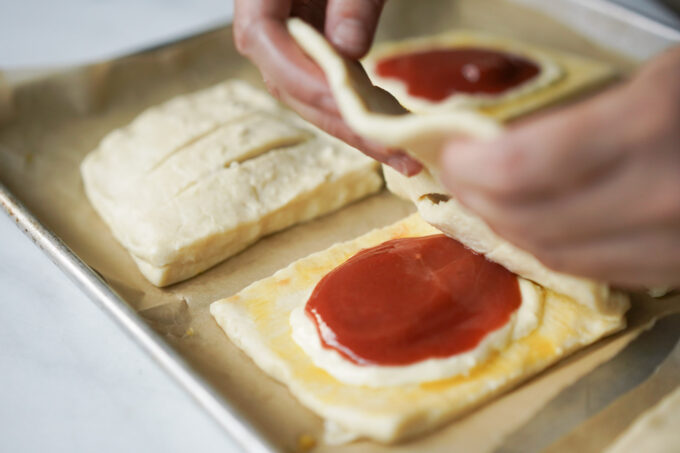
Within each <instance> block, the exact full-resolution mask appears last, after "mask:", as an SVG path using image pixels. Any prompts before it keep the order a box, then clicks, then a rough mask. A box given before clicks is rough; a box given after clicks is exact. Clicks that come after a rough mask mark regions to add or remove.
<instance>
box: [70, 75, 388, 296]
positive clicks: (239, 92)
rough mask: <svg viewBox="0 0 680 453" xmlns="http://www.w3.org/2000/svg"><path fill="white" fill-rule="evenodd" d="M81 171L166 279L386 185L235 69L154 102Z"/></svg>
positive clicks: (97, 203)
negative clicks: (230, 77)
mask: <svg viewBox="0 0 680 453" xmlns="http://www.w3.org/2000/svg"><path fill="white" fill-rule="evenodd" d="M81 171H82V176H83V181H84V185H85V191H86V193H87V196H88V197H89V199H90V201H91V203H92V205H93V206H94V207H95V209H96V210H97V212H98V213H99V214H100V216H101V217H102V218H103V219H104V220H105V221H106V223H107V224H108V225H109V227H110V228H111V230H112V231H113V234H114V235H115V237H116V238H117V239H118V241H119V242H120V243H121V244H122V245H123V246H124V247H125V248H126V249H127V250H128V251H129V252H130V253H131V254H132V257H133V258H134V260H135V262H136V263H137V264H138V266H139V269H140V270H141V271H142V273H143V274H144V275H145V276H146V278H147V279H148V280H149V281H151V282H152V283H154V284H155V285H158V286H164V285H169V284H171V283H175V282H177V281H180V280H184V279H186V278H189V277H192V276H194V275H196V274H197V273H199V272H202V271H204V270H206V269H208V268H209V267H211V266H213V265H215V264H217V263H219V262H220V261H222V260H224V259H225V258H227V257H229V256H231V255H233V254H235V253H237V252H239V251H240V250H242V249H243V248H245V247H246V246H248V245H249V244H251V243H253V242H255V241H256V240H257V239H258V238H260V237H262V236H264V235H266V234H269V233H272V232H275V231H278V230H281V229H283V228H286V227H288V226H290V225H293V224H295V223H297V222H303V221H305V220H309V219H312V218H314V217H317V216H320V215H322V214H324V213H327V212H329V211H332V210H335V209H338V208H339V207H341V206H343V205H345V204H347V203H349V202H351V201H353V200H356V199H358V198H361V197H363V196H365V195H367V194H370V193H373V192H376V191H377V190H379V189H380V187H381V186H382V179H381V177H380V174H379V169H378V168H377V165H376V163H375V162H373V161H372V160H371V159H369V158H367V157H365V156H364V155H362V154H361V153H359V152H358V151H356V150H354V149H352V148H350V147H349V146H347V145H345V144H343V143H341V142H340V141H338V140H336V139H334V138H332V137H329V136H327V135H325V134H323V133H322V132H320V131H318V130H317V129H315V128H313V127H312V126H311V125H308V124H307V123H305V122H303V121H302V120H300V119H298V118H297V117H296V116H294V115H293V114H291V113H288V112H286V111H284V110H282V109H281V108H280V107H278V105H277V104H276V102H275V101H274V100H273V99H271V98H270V97H269V96H268V95H266V94H265V93H263V92H260V91H258V90H255V89H254V88H251V87H250V86H249V85H247V84H245V83H244V82H240V81H236V80H234V81H228V82H224V83H221V84H219V85H217V86H214V87H212V88H209V89H206V90H203V91H199V92H197V93H194V94H190V95H186V96H180V97H178V98H175V99H172V100H170V101H168V102H166V103H164V104H162V105H160V106H158V107H154V108H151V109H149V110H147V111H145V112H144V113H142V114H141V115H140V116H138V117H137V118H136V119H135V120H134V121H133V122H132V123H130V124H129V125H128V126H126V127H124V128H121V129H118V130H116V131H113V132H111V133H110V134H109V135H107V136H106V137H105V138H104V139H103V140H102V142H101V144H100V145H99V147H98V148H97V149H96V150H94V151H93V152H91V153H90V154H89V155H88V156H87V157H86V158H85V160H84V161H83V163H82V166H81Z"/></svg>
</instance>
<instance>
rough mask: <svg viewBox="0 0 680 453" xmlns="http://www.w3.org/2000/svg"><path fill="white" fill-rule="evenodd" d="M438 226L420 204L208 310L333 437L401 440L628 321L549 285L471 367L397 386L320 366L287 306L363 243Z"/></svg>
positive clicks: (301, 299) (291, 307) (430, 230)
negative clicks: (497, 345)
mask: <svg viewBox="0 0 680 453" xmlns="http://www.w3.org/2000/svg"><path fill="white" fill-rule="evenodd" d="M435 233H438V230H436V229H435V228H434V227H432V226H430V225H429V224H427V223H426V222H425V221H423V220H422V219H421V218H420V217H419V216H418V215H417V214H414V215H412V216H409V217H407V218H405V219H404V220H401V221H399V222H397V223H395V224H393V225H391V226H388V227H385V228H382V229H378V230H373V231H371V232H369V233H367V234H365V235H363V236H361V237H359V238H357V239H354V240H352V241H348V242H344V243H340V244H336V245H334V246H332V247H331V248H329V249H327V250H325V251H322V252H318V253H314V254H312V255H310V256H308V257H306V258H303V259H301V260H298V261H296V262H294V263H292V264H290V265H289V266H288V267H286V268H284V269H282V270H280V271H278V272H276V273H275V274H274V275H273V276H271V277H269V278H265V279H263V280H260V281H258V282H255V283H253V284H251V285H250V286H248V287H247V288H245V289H244V290H242V291H241V292H240V293H238V294H236V295H234V296H232V297H229V298H226V299H222V300H219V301H217V302H214V303H213V304H212V305H211V307H210V311H211V313H212V315H213V317H214V318H215V319H216V320H217V322H218V323H219V325H220V326H221V327H222V329H223V330H224V331H225V333H226V334H227V335H228V336H229V338H230V339H231V340H232V341H233V342H234V343H235V344H236V345H238V346H239V347H240V348H241V349H242V350H243V351H245V352H246V354H248V355H249V356H250V357H251V358H252V359H253V360H254V361H255V363H256V364H257V365H258V366H259V367H260V368H261V369H262V370H264V371H265V372H266V373H268V374H269V375H270V376H272V377H273V378H275V379H277V380H279V381H281V382H282V383H284V384H285V385H286V386H287V387H288V389H289V390H290V391H291V393H292V394H293V395H294V396H295V397H296V398H297V399H298V400H299V401H300V402H301V403H302V404H303V405H305V406H306V407H308V408H309V409H311V410H312V411H314V412H315V413H317V414H318V415H319V416H321V417H322V418H323V419H324V420H325V422H326V437H327V441H328V442H341V441H346V440H348V439H352V438H355V437H366V438H371V439H374V440H377V441H380V442H394V441H399V440H402V439H405V438H409V437H413V436H415V435H418V434H421V433H424V432H427V431H429V430H432V429H434V428H436V427H438V426H441V425H442V424H444V423H446V422H449V421H451V420H452V419H454V418H455V417H457V416H459V415H461V414H463V413H465V412H467V411H469V410H471V409H472V408H474V407H476V406H478V405H480V404H482V403H483V402H485V401H487V400H489V399H490V398H492V397H494V396H495V395H498V394H499V393H501V392H503V391H505V390H507V389H509V388H511V387H513V386H515V385H517V384H518V383H520V382H521V381H523V380H525V379H527V378H528V377H530V376H532V375H534V374H536V373H538V372H539V371H541V370H543V369H544V368H546V367H548V366H549V365H551V364H553V363H555V362H556V361H558V360H559V359H561V358H563V357H564V356H566V355H567V354H569V353H571V352H573V351H574V350H576V349H578V348H580V347H582V346H584V345H587V344H590V343H592V342H594V341H596V340H597V339H599V338H601V337H602V336H604V335H606V334H609V333H611V332H614V331H617V330H619V329H621V328H623V327H624V324H625V320H624V317H623V313H624V311H625V309H626V308H627V303H626V302H624V301H622V302H621V303H620V304H619V308H620V309H619V312H618V313H610V314H607V315H605V314H602V313H600V312H597V311H595V310H593V309H591V308H589V307H587V306H585V305H583V304H580V303H578V302H577V301H574V300H573V299H570V298H568V297H566V296H562V295H559V294H556V293H554V292H551V291H549V290H546V295H545V299H544V306H543V312H542V313H543V314H542V318H541V319H540V321H539V325H538V327H537V328H536V330H534V331H533V332H532V333H531V334H529V335H528V336H526V337H524V338H522V339H520V340H518V341H515V342H513V343H511V344H510V346H508V347H507V348H505V349H504V350H501V351H500V352H498V353H494V354H492V355H491V357H490V358H489V359H487V361H486V362H484V363H482V364H480V365H479V366H477V367H476V368H474V369H473V370H472V371H471V372H470V374H469V375H468V376H457V377H453V378H449V379H445V380H440V381H434V382H428V383H422V384H415V385H404V386H396V387H382V388H368V387H362V386H353V385H348V384H344V383H342V382H340V381H338V380H336V379H334V378H333V377H331V376H330V375H329V374H328V373H326V372H325V371H323V370H321V369H320V368H318V367H316V366H315V365H314V364H313V363H312V361H311V359H310V358H309V357H308V356H307V355H306V354H305V353H304V352H303V351H302V349H301V348H300V347H299V346H298V345H297V344H296V343H295V342H294V340H293V339H292V338H291V326H290V323H289V316H290V313H291V311H292V310H294V309H295V308H296V307H299V306H302V305H304V304H305V303H306V298H305V297H304V296H303V295H304V294H309V292H310V290H311V289H312V288H313V287H314V286H315V285H316V284H317V282H318V281H319V280H320V279H321V278H322V277H323V276H324V275H325V274H327V273H328V272H329V271H331V270H332V269H334V268H335V267H336V266H338V265H339V264H341V263H342V262H344V261H345V260H347V259H348V258H349V257H351V256H352V255H354V254H355V253H357V252H358V251H360V250H361V249H364V248H368V247H372V246H375V245H378V244H380V243H382V242H384V241H387V240H390V239H394V238H400V237H414V236H423V235H429V234H435Z"/></svg>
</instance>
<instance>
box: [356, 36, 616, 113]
mask: <svg viewBox="0 0 680 453" xmlns="http://www.w3.org/2000/svg"><path fill="white" fill-rule="evenodd" d="M451 47H481V48H490V49H495V50H500V51H503V52H508V53H511V54H514V55H519V56H523V57H525V58H527V59H529V60H532V61H533V62H534V63H536V64H537V65H538V66H539V67H540V68H541V72H540V73H539V75H538V76H536V77H535V78H533V79H530V80H528V81H527V82H525V83H523V84H521V85H519V86H518V87H515V88H512V89H510V90H509V91H507V92H505V93H502V94H501V95H497V96H493V95H470V94H455V95H453V96H450V97H448V98H447V99H445V100H443V101H441V102H432V101H429V100H427V99H423V98H419V97H415V96H411V95H409V94H408V92H407V91H406V89H405V86H404V84H403V83H402V82H400V81H398V80H395V79H392V78H386V77H381V76H380V75H378V74H377V72H376V70H375V66H376V63H377V62H378V61H380V60H381V59H383V58H386V57H390V56H395V55H399V54H406V53H411V52H416V51H420V50H430V49H441V48H451ZM364 63H365V67H366V71H367V73H368V75H369V76H370V77H371V80H373V82H374V83H375V84H376V85H377V86H379V87H382V88H384V89H386V90H387V91H389V92H390V93H391V94H392V95H394V97H396V98H397V99H398V100H399V102H400V103H401V104H402V105H404V106H405V107H406V108H407V109H409V110H412V111H414V112H431V111H437V110H455V109H460V108H461V107H462V108H478V109H479V110H480V111H482V112H484V113H487V114H489V115H491V116H493V117H494V118H497V119H503V120H505V119H509V118H513V117H517V116H519V115H521V114H524V113H527V112H530V111H533V110H535V109H536V108H539V107H544V106H546V105H549V104H552V103H555V102H558V101H560V100H562V99H564V98H566V97H569V96H571V95H574V94H576V93H579V92H583V91H584V90H588V89H592V88H594V87H596V86H599V85H602V84H604V83H606V82H607V81H609V80H611V79H612V78H613V77H614V75H615V72H614V70H613V69H612V68H611V67H610V66H609V65H606V64H604V63H600V62H597V61H593V60H589V59H586V58H583V57H580V56H576V55H572V54H568V53H565V52H558V51H556V50H552V49H546V48H541V47H537V46H533V45H530V44H528V43H524V42H518V41H515V40H513V39H509V38H506V37H499V36H493V35H489V34H485V33H481V32H478V31H470V30H458V31H454V32H449V33H443V34H440V35H435V36H428V37H421V38H415V39H409V40H404V41H398V42H388V43H383V44H379V45H377V46H375V48H374V49H373V50H371V52H370V53H369V54H368V56H367V57H366V58H365V59H364Z"/></svg>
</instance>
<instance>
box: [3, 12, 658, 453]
mask: <svg viewBox="0 0 680 453" xmlns="http://www.w3.org/2000/svg"><path fill="white" fill-rule="evenodd" d="M621 1H623V2H626V1H627V2H629V3H630V0H621ZM634 3H635V6H636V7H637V8H640V7H644V6H645V5H649V2H648V1H645V0H639V1H637V0H636V1H635V2H634ZM648 12H651V13H652V14H660V15H663V14H665V13H664V11H663V9H662V8H658V7H650V9H649V10H648ZM230 14H231V2H230V1H227V0H200V1H192V2H188V1H184V2H181V1H177V0H174V1H173V0H144V1H142V0H118V1H116V2H112V1H110V2H104V1H101V0H99V1H97V0H71V1H66V2H56V1H52V0H22V1H11V0H0V67H2V68H5V69H7V68H15V67H25V66H27V65H28V66H54V65H62V64H73V63H82V62H85V61H89V60H92V59H96V58H98V57H103V56H115V55H120V54H123V53H126V52H129V51H131V50H135V49H139V48H143V47H145V46H148V45H151V44H155V43H159V42H163V41H165V40H167V39H168V38H171V37H177V36H182V35H187V34H190V33H192V32H195V31H197V30H200V29H203V28H205V27H210V26H213V25H215V24H218V23H220V22H223V21H226V20H228V19H229V17H230ZM666 17H667V18H668V17H669V16H666ZM150 18H153V20H151V19H150ZM0 301H2V305H1V308H0V326H2V328H1V329H0V451H7V452H15V451H17V452H18V451H21V452H33V451H52V452H60V451H68V452H90V451H96V452H98V453H106V452H116V453H119V452H121V451H133V452H138V451H139V452H142V451H143V452H163V453H171V452H187V451H201V452H218V451H219V452H222V453H229V452H236V451H240V450H239V448H238V447H237V446H236V445H235V444H234V443H233V442H232V441H231V440H230V439H229V438H228V437H227V435H226V434H224V433H223V432H222V431H221V430H220V428H218V427H217V425H216V424H214V423H213V422H212V421H211V420H210V419H209V418H208V416H207V415H205V414H204V413H203V411H202V410H201V409H199V408H197V407H196V406H195V405H194V403H193V402H192V400H191V399H190V398H189V396H187V395H186V394H185V392H184V391H183V390H182V389H181V388H179V387H178V386H177V385H176V384H175V383H174V381H172V380H171V379H170V378H169V377H168V376H166V375H165V373H164V372H163V371H162V370H160V369H159V368H158V367H157V366H156V364H155V363H154V362H153V361H151V360H150V359H149V357H147V356H146V355H145V354H144V353H143V352H141V351H140V350H139V349H138V348H137V346H136V345H135V344H134V343H133V342H132V340H130V339H128V337H127V336H125V335H123V334H122V332H121V331H120V329H119V328H118V327H117V326H116V325H115V324H114V323H113V321H111V320H110V319H109V318H108V317H107V315H106V314H104V312H102V311H101V310H100V309H99V308H97V307H96V306H95V305H94V304H93V303H92V302H91V301H90V300H89V299H88V298H87V297H85V295H83V294H82V293H81V292H80V291H79V290H78V289H77V288H76V287H75V286H74V285H73V284H72V283H71V282H70V281H69V280H67V279H66V278H65V276H64V275H63V274H62V272H61V271H60V270H58V269H57V268H56V267H55V266H54V265H53V264H52V263H51V262H50V261H49V260H48V259H47V258H46V257H45V256H44V255H43V254H42V252H41V251H40V250H38V249H37V248H36V247H35V246H34V245H33V243H32V242H31V241H30V240H29V239H28V238H26V237H25V236H24V235H23V234H22V233H21V232H20V231H19V229H17V228H16V227H15V225H14V223H13V222H12V221H11V220H10V219H9V218H8V217H7V216H5V215H2V214H0Z"/></svg>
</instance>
